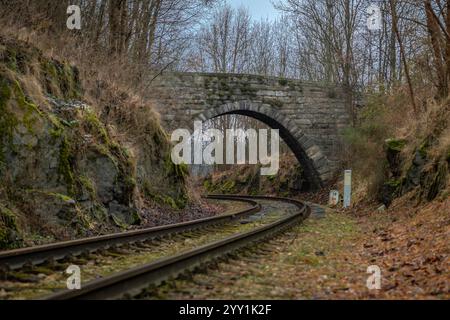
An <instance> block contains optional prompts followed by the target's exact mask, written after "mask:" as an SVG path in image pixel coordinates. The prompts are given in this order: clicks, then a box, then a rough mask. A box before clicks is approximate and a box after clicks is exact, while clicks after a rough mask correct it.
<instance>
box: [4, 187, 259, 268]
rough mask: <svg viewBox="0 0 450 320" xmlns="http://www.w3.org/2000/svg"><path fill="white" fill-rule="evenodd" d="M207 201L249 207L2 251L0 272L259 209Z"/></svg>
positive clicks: (221, 221) (253, 203) (222, 220)
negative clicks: (138, 228) (113, 232)
mask: <svg viewBox="0 0 450 320" xmlns="http://www.w3.org/2000/svg"><path fill="white" fill-rule="evenodd" d="M207 198H209V199H216V200H229V201H236V202H245V203H248V204H249V205H250V207H249V208H246V209H244V210H240V211H238V212H234V213H230V214H226V215H220V216H215V217H210V218H204V219H198V220H194V221H189V222H183V223H178V224H172V225H167V226H162V227H155V228H148V229H142V230H135V231H129V232H123V233H117V234H110V235H104V236H98V237H91V238H86V239H80V240H73V241H65V242H58V243H53V244H48V245H42V246H35V247H29V248H22V249H16V250H9V251H4V252H0V269H6V270H16V269H20V268H22V267H23V266H24V265H26V264H32V265H39V264H42V263H45V262H46V261H58V260H61V259H64V258H66V257H68V256H78V255H81V254H82V253H84V252H95V251H97V250H99V249H108V248H111V247H114V246H120V245H124V244H131V243H137V242H144V241H148V240H152V239H156V238H161V237H165V236H169V235H174V234H178V233H182V232H188V231H191V230H196V229H201V228H204V227H207V226H212V225H220V224H224V223H226V222H229V221H232V220H235V219H239V218H242V217H246V216H248V215H251V214H254V213H257V212H259V211H260V210H261V205H260V204H259V203H257V202H256V201H253V200H250V199H237V198H234V199H230V198H226V199H224V198H223V197H220V196H217V197H216V196H210V197H207Z"/></svg>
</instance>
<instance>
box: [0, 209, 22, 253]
mask: <svg viewBox="0 0 450 320" xmlns="http://www.w3.org/2000/svg"><path fill="white" fill-rule="evenodd" d="M18 233H19V228H18V226H17V218H16V215H15V214H14V212H12V211H11V210H9V209H8V208H6V207H4V206H3V205H1V204H0V249H12V248H15V247H17V246H18V245H19V242H20V241H19V240H18V237H17V236H18Z"/></svg>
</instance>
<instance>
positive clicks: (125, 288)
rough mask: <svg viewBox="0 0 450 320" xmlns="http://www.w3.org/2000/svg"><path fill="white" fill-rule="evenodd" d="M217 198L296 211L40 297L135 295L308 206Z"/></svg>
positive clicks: (281, 226) (304, 213)
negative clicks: (295, 208) (288, 206)
mask: <svg viewBox="0 0 450 320" xmlns="http://www.w3.org/2000/svg"><path fill="white" fill-rule="evenodd" d="M214 197H220V198H221V199H226V200H230V199H249V198H250V199H258V200H269V201H279V202H287V203H291V204H295V205H296V206H298V207H299V211H298V212H296V213H295V214H291V215H289V216H287V217H285V218H283V219H280V220H278V221H276V222H274V223H271V224H269V225H266V226H262V227H259V228H256V229H254V230H252V231H249V232H245V233H240V234H237V235H234V236H231V237H228V238H226V239H223V240H220V241H217V242H214V243H211V244H207V245H204V246H201V247H199V248H196V249H193V250H189V251H187V252H184V253H181V254H178V255H175V256H172V257H167V258H163V259H160V260H157V261H154V262H152V263H149V264H145V265H142V266H138V267H135V268H133V269H130V270H126V271H123V272H119V273H116V274H113V275H111V276H108V277H105V278H102V279H97V280H94V281H91V282H88V283H86V284H84V285H83V287H82V289H80V290H63V291H60V292H57V293H55V294H52V295H49V296H47V297H44V298H43V300H101V299H120V298H123V297H125V296H131V297H133V296H136V295H138V294H139V293H141V292H142V290H144V289H145V288H148V287H149V286H150V285H151V284H154V285H158V284H160V283H161V282H163V281H166V280H168V279H170V278H172V277H177V276H179V275H180V274H182V273H183V272H185V271H186V270H192V269H195V267H197V266H199V265H201V264H203V263H205V262H208V261H211V260H214V259H216V258H219V257H222V256H226V255H227V254H230V253H232V252H234V251H235V250H238V249H241V248H244V247H246V246H248V245H249V244H252V243H255V242H258V241H262V240H264V239H266V238H269V237H271V236H273V235H275V234H278V233H280V232H282V231H284V230H286V229H287V228H289V227H291V226H293V225H294V224H296V223H299V222H301V221H303V220H305V219H306V218H308V216H309V215H310V211H311V210H310V208H309V206H307V205H305V204H303V203H302V202H299V201H296V200H292V199H286V198H271V197H236V196H214Z"/></svg>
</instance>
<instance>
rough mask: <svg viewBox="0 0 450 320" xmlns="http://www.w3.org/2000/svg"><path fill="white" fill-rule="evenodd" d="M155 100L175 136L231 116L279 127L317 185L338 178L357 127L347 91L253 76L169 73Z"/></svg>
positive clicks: (159, 82)
mask: <svg viewBox="0 0 450 320" xmlns="http://www.w3.org/2000/svg"><path fill="white" fill-rule="evenodd" d="M149 98H151V99H152V100H153V101H154V104H155V106H156V109H157V110H158V112H159V113H160V114H161V120H162V123H163V126H164V127H165V128H166V129H167V130H168V131H169V132H170V131H171V130H174V129H177V128H192V126H193V124H194V121H195V120H196V119H198V120H202V121H206V120H208V119H212V118H214V117H218V116H220V115H225V114H241V115H246V116H250V117H253V118H256V119H258V120H260V121H262V122H264V123H266V124H267V125H268V126H270V127H272V128H275V129H279V130H280V134H281V137H282V138H283V140H284V141H285V142H286V143H287V144H288V146H289V147H290V148H291V150H292V151H293V153H294V154H295V155H296V157H297V159H298V160H299V161H300V163H301V164H302V165H303V167H304V168H305V173H306V174H307V178H308V180H309V181H310V184H311V186H312V187H319V186H323V185H324V184H325V183H326V182H327V181H329V180H330V179H331V178H333V176H334V175H335V174H336V170H337V169H338V168H339V152H340V151H341V145H340V141H341V131H342V129H343V128H345V127H347V126H348V125H349V124H350V123H351V117H350V114H349V112H348V109H347V107H346V101H347V100H346V95H345V92H344V90H343V88H342V87H339V86H335V85H332V84H323V83H315V82H305V81H301V80H295V79H284V78H277V77H264V76H259V75H248V74H218V73H163V74H161V75H160V76H158V77H156V78H155V79H154V81H153V82H152V83H151V86H149Z"/></svg>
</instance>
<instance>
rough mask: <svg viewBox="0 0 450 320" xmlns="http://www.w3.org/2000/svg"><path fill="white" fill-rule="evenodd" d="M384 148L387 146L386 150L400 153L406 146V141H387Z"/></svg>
mask: <svg viewBox="0 0 450 320" xmlns="http://www.w3.org/2000/svg"><path fill="white" fill-rule="evenodd" d="M386 146H387V148H388V150H392V151H398V152H400V151H402V150H403V148H404V147H405V146H406V140H403V139H400V140H398V139H388V140H386Z"/></svg>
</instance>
